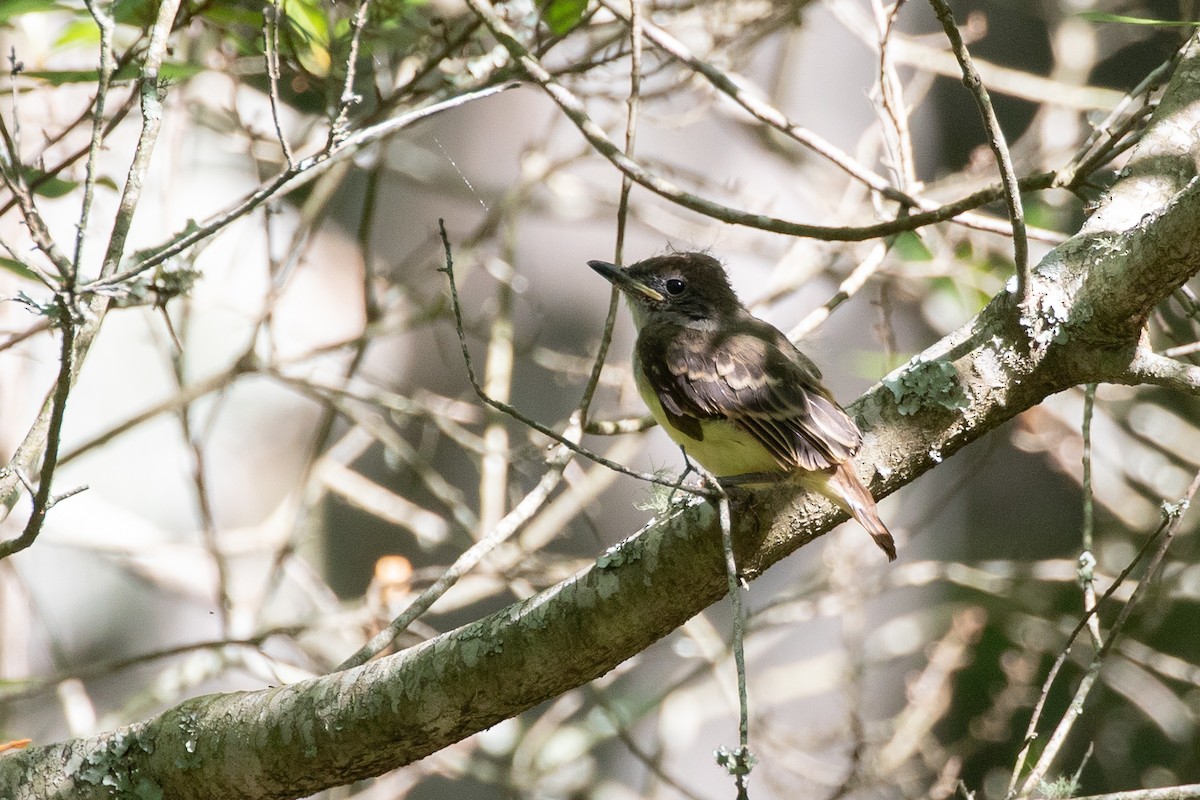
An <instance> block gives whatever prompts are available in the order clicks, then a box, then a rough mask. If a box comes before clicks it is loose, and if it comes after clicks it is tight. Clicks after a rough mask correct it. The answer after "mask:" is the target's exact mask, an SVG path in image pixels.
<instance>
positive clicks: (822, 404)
mask: <svg viewBox="0 0 1200 800" xmlns="http://www.w3.org/2000/svg"><path fill="white" fill-rule="evenodd" d="M725 330H726V331H727V330H728V328H726V329H725ZM734 331H735V332H733V333H722V332H717V331H711V330H704V329H699V328H695V329H692V328H678V329H676V330H674V331H671V333H672V335H669V336H658V335H646V333H647V332H646V331H643V335H642V336H640V337H639V340H638V356H639V359H640V362H641V364H642V369H643V370H645V372H646V374H647V377H648V378H650V380H651V382H652V384H653V385H654V387H655V389H656V391H657V394H658V398H659V401H660V402H661V403H662V406H663V409H664V411H665V412H666V413H667V414H668V415H669V416H670V417H671V418H672V422H676V423H677V424H678V426H679V427H681V428H683V429H684V430H685V431H687V432H688V433H689V435H690V434H691V433H692V431H693V430H694V431H696V432H697V433H698V432H699V424H698V421H699V420H711V419H727V420H729V421H731V422H734V423H735V424H737V425H739V426H741V427H742V428H743V429H744V430H745V431H747V432H748V433H749V434H751V435H752V436H754V438H755V439H756V440H758V441H759V442H760V443H761V444H762V445H763V447H765V448H766V449H767V450H768V451H769V452H770V453H771V455H772V456H774V457H775V459H776V460H777V461H779V464H780V466H781V467H785V468H787V469H795V468H799V469H804V470H809V471H814V470H820V469H827V468H829V467H832V466H835V465H837V464H840V463H842V462H843V461H845V460H846V459H848V458H850V457H851V456H853V455H854V453H855V452H857V450H858V447H859V445H860V444H861V442H862V434H861V433H859V430H858V426H857V425H855V424H854V421H853V420H852V419H850V417H849V416H848V415H847V414H846V412H845V411H843V410H842V409H841V407H840V406H838V404H837V403H836V402H835V401H834V400H833V398H832V397H830V395H829V392H828V391H827V390H826V389H825V387H823V386H822V385H821V373H820V371H819V370H818V369H817V367H816V365H815V364H813V363H812V361H811V360H809V359H808V357H807V356H805V355H804V354H803V353H801V352H800V351H799V350H797V349H796V347H795V346H794V345H793V344H792V343H791V342H790V341H788V339H787V337H785V336H784V335H783V334H782V333H781V332H780V331H778V330H776V329H775V328H774V327H772V326H771V325H769V324H767V323H765V322H762V321H761V320H758V319H756V318H754V317H752V316H750V315H749V314H747V315H746V316H745V317H743V318H742V320H739V324H738V325H737V326H735V327H734ZM762 363H765V364H766V365H767V369H766V370H765V371H764V370H762V369H757V368H755V367H754V366H749V367H748V366H747V365H756V364H762ZM694 438H698V436H696V437H694Z"/></svg>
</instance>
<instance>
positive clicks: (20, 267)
mask: <svg viewBox="0 0 1200 800" xmlns="http://www.w3.org/2000/svg"><path fill="white" fill-rule="evenodd" d="M0 269H6V270H8V271H9V272H12V273H14V274H16V275H19V276H20V277H22V278H25V279H26V280H31V281H36V280H37V275H35V274H34V272H33V270H31V269H30V268H29V267H27V266H25V265H24V264H22V263H21V262H20V261H17V260H15V259H12V258H5V257H4V256H0Z"/></svg>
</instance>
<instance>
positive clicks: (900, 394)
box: [883, 361, 967, 416]
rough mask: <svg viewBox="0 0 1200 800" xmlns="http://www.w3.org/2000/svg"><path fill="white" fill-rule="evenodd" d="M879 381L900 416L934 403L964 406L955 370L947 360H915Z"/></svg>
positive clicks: (960, 385) (952, 407)
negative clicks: (881, 382)
mask: <svg viewBox="0 0 1200 800" xmlns="http://www.w3.org/2000/svg"><path fill="white" fill-rule="evenodd" d="M883 385H884V386H886V387H887V388H888V390H889V391H891V393H892V398H893V399H894V400H895V401H896V410H897V411H899V412H900V413H901V414H902V415H904V416H909V415H912V414H916V413H917V412H918V411H920V410H921V409H923V408H931V407H935V406H936V407H940V408H945V409H948V410H951V411H955V410H957V409H960V408H966V407H967V396H966V394H965V393H964V392H963V388H962V383H961V381H960V380H959V378H958V370H956V369H955V368H954V365H953V364H951V363H950V362H948V361H916V362H915V363H914V364H913V365H912V366H911V367H910V368H909V369H906V370H903V371H901V372H899V373H894V374H892V375H889V376H888V377H886V378H884V379H883Z"/></svg>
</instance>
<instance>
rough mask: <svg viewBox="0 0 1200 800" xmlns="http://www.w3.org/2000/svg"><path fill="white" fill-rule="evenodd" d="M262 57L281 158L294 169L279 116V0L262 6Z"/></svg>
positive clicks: (293, 158) (290, 148) (294, 160)
mask: <svg viewBox="0 0 1200 800" xmlns="http://www.w3.org/2000/svg"><path fill="white" fill-rule="evenodd" d="M263 59H264V60H265V61H266V66H267V97H268V99H269V100H270V101H271V120H272V122H274V124H275V138H276V139H278V140H279V146H280V147H281V148H283V158H284V160H285V161H286V162H287V165H288V169H295V168H296V156H295V154H293V153H292V145H291V144H290V143H289V142H288V138H287V135H286V134H284V132H283V123H282V121H281V120H280V118H279V106H280V105H281V103H280V100H279V0H274V2H272V3H270V4H269V5H266V6H263Z"/></svg>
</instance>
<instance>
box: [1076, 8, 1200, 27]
mask: <svg viewBox="0 0 1200 800" xmlns="http://www.w3.org/2000/svg"><path fill="white" fill-rule="evenodd" d="M1079 16H1081V17H1083V18H1084V19H1086V20H1088V21H1089V22H1117V23H1120V24H1122V25H1155V26H1158V27H1163V28H1194V27H1196V26H1197V25H1200V22H1192V21H1189V20H1178V19H1148V18H1146V17H1130V16H1126V15H1125V14H1107V13H1105V12H1103V11H1084V12H1082V13H1081V14H1080V15H1079Z"/></svg>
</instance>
